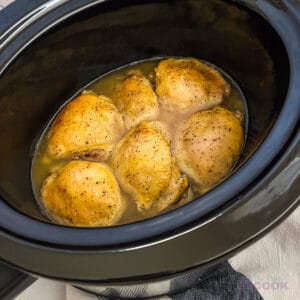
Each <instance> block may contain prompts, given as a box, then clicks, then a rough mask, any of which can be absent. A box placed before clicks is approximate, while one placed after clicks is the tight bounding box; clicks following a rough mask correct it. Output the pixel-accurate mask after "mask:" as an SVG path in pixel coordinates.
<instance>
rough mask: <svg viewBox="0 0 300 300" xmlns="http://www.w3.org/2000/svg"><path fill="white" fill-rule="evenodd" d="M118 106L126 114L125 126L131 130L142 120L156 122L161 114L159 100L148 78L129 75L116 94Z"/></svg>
mask: <svg viewBox="0 0 300 300" xmlns="http://www.w3.org/2000/svg"><path fill="white" fill-rule="evenodd" d="M116 104H117V107H118V108H119V110H120V111H122V112H123V113H125V125H126V128H127V129H130V128H132V127H134V126H135V125H137V124H138V123H140V122H141V121H142V120H154V119H155V118H156V117H157V115H158V112H159V106H158V100H157V96H156V94H155V92H154V91H153V89H152V86H151V84H150V82H149V80H148V79H147V78H145V77H144V76H142V75H139V74H131V75H129V76H128V77H127V78H126V79H125V80H124V81H123V82H122V83H121V85H120V87H119V88H118V91H117V93H116Z"/></svg>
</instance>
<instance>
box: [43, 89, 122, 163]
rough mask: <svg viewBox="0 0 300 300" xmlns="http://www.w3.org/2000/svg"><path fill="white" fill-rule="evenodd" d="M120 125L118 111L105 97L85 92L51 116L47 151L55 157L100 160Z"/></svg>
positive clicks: (115, 138) (120, 127)
mask: <svg viewBox="0 0 300 300" xmlns="http://www.w3.org/2000/svg"><path fill="white" fill-rule="evenodd" d="M124 129H125V128H124V122H123V119H122V115H121V113H120V112H119V111H118V110H117V108H116V107H115V106H114V105H113V104H112V102H111V100H110V99H109V98H106V97H105V96H97V95H96V94H93V93H91V92H86V93H83V94H82V95H80V96H79V97H77V98H76V99H74V100H73V101H71V102H70V103H69V104H67V105H66V106H65V107H64V108H63V110H62V111H61V112H60V113H59V115H58V117H57V118H56V119H55V121H54V123H53V125H52V127H51V129H50V132H49V139H48V152H49V154H50V155H51V156H53V157H55V158H64V157H73V158H78V157H84V158H86V159H95V160H99V161H104V160H106V159H107V158H108V157H109V155H110V153H111V151H112V148H113V146H114V145H115V144H116V142H117V141H118V140H119V139H120V137H121V135H122V134H123V133H124Z"/></svg>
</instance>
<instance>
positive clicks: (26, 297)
mask: <svg viewBox="0 0 300 300" xmlns="http://www.w3.org/2000/svg"><path fill="white" fill-rule="evenodd" d="M10 2H12V0H0V9H1V7H4V6H5V5H7V4H9V3H10ZM230 263H231V265H232V266H233V268H234V269H235V270H237V271H240V272H241V273H243V274H245V275H247V276H248V277H249V278H250V279H251V280H252V282H253V283H254V284H255V285H256V287H257V289H258V290H259V292H260V293H261V295H262V296H263V297H264V299H265V300H286V299H295V300H296V299H300V208H298V209H297V210H296V211H295V212H294V213H293V214H292V215H291V216H290V217H289V218H288V219H287V220H286V221H285V222H284V223H283V224H281V225H280V226H279V227H277V228H276V229H274V230H273V231H272V232H271V233H269V234H268V235H267V236H265V237H264V238H263V239H261V240H260V241H259V242H257V243H256V244H254V245H252V246H251V247H249V248H247V249H246V250H244V251H243V252H241V253H240V254H238V255H236V256H235V257H234V258H232V259H231V260H230ZM93 299H95V297H93V296H89V295H87V294H84V293H82V292H80V291H78V290H76V289H75V288H73V287H71V286H66V285H65V284H63V283H59V282H55V281H51V280H46V279H39V280H37V281H36V282H35V283H34V284H33V285H32V286H31V287H30V288H28V289H27V290H26V291H25V292H23V293H22V294H21V295H19V296H18V297H17V298H16V300H93Z"/></svg>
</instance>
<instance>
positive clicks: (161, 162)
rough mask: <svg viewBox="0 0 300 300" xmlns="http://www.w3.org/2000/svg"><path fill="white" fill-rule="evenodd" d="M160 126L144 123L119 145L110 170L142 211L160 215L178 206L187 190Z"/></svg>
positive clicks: (157, 123)
mask: <svg viewBox="0 0 300 300" xmlns="http://www.w3.org/2000/svg"><path fill="white" fill-rule="evenodd" d="M162 127H163V125H162V124H159V122H147V121H142V122H141V123H140V124H139V125H137V126H136V127H134V128H133V129H131V130H130V131H129V132H128V133H127V134H126V135H125V137H124V138H123V139H122V140H121V141H120V142H119V143H118V144H117V146H116V148H115V150H114V152H113V154H112V159H111V166H112V168H113V170H114V172H115V174H116V177H117V179H118V181H119V183H120V185H121V187H122V188H123V190H124V191H126V192H127V193H128V194H130V195H131V196H132V197H133V198H134V200H135V202H136V205H137V208H138V210H139V211H143V210H147V209H149V208H154V209H155V210H157V211H161V210H163V209H164V208H166V207H167V206H168V205H170V204H172V203H175V202H176V201H178V200H179V199H180V196H181V195H182V193H183V192H184V191H185V189H186V188H187V186H188V180H187V179H186V177H182V176H181V174H180V170H179V168H178V166H177V163H176V161H175V159H174V157H173V156H172V153H171V148H170V142H169V140H168V138H167V137H166V136H165V134H164V133H163V131H162V130H161V128H162Z"/></svg>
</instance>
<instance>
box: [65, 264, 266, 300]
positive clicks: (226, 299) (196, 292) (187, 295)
mask: <svg viewBox="0 0 300 300" xmlns="http://www.w3.org/2000/svg"><path fill="white" fill-rule="evenodd" d="M187 280H188V279H187ZM172 284H174V285H175V286H177V284H182V282H177V283H176V280H175V281H174V282H173V283H172ZM111 292H112V291H111ZM141 292H143V291H141ZM145 292H146V289H145ZM68 295H69V296H71V297H70V298H69V299H72V300H75V299H78V300H79V299H81V300H82V299H86V300H88V299H91V300H92V299H95V300H96V299H99V300H107V299H108V298H106V297H104V296H94V298H92V296H88V295H87V294H85V293H84V292H82V291H79V290H77V291H76V290H74V288H71V290H70V289H69V293H68ZM110 295H111V294H110ZM143 296H145V295H143V293H141V294H140V297H141V298H142V297H143ZM89 297H91V298H89ZM141 298H139V299H141ZM110 299H115V300H118V299H121V298H119V297H118V293H117V291H116V292H115V294H114V297H113V298H110ZM151 299H152V300H167V299H170V300H193V299H195V300H262V299H263V298H262V297H261V295H260V294H259V292H258V291H257V289H256V288H255V287H254V285H253V284H252V283H251V281H250V280H249V279H248V278H247V277H246V276H244V275H243V274H241V273H239V272H236V271H234V270H233V268H232V267H231V266H230V265H229V263H228V262H224V263H221V264H220V265H219V266H218V268H216V269H215V271H214V272H213V273H211V274H210V275H209V276H208V277H206V278H205V279H204V280H202V281H200V282H199V284H197V285H196V286H194V287H192V288H190V289H188V290H186V291H184V292H181V293H179V294H175V295H169V296H162V297H155V298H151Z"/></svg>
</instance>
